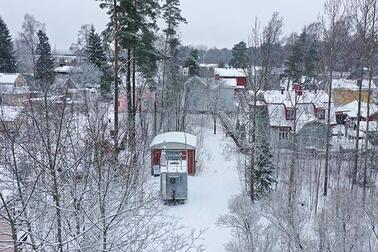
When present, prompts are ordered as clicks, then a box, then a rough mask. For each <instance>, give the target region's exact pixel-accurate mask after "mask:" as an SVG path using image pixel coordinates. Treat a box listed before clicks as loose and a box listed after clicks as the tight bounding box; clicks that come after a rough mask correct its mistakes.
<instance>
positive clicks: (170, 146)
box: [150, 132, 197, 175]
mask: <svg viewBox="0 0 378 252" xmlns="http://www.w3.org/2000/svg"><path fill="white" fill-rule="evenodd" d="M196 148H197V138H196V136H194V135H192V134H188V133H184V132H167V133H163V134H160V135H157V136H155V138H154V140H153V141H152V143H151V145H150V149H151V168H152V169H153V167H154V166H156V165H160V157H161V152H162V150H165V151H166V152H168V151H171V152H176V153H181V157H182V160H186V161H187V165H188V173H189V175H195V173H196Z"/></svg>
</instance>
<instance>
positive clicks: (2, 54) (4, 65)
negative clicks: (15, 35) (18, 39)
mask: <svg viewBox="0 0 378 252" xmlns="http://www.w3.org/2000/svg"><path fill="white" fill-rule="evenodd" d="M15 72H17V67H16V59H15V57H14V49H13V42H12V38H11V36H10V34H9V30H8V27H7V25H6V24H5V23H4V21H3V19H2V18H1V17H0V73H15Z"/></svg>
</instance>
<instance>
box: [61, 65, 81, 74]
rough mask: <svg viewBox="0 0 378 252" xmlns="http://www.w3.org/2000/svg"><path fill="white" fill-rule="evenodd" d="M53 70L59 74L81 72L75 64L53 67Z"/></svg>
mask: <svg viewBox="0 0 378 252" xmlns="http://www.w3.org/2000/svg"><path fill="white" fill-rule="evenodd" d="M54 72H56V73H61V74H70V73H81V72H82V70H81V69H80V68H79V67H75V66H60V67H57V68H55V69H54Z"/></svg>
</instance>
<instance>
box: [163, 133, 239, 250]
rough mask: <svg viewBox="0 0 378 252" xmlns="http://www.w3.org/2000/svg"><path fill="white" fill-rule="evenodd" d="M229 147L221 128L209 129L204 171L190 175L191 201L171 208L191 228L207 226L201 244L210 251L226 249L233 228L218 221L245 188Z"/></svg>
mask: <svg viewBox="0 0 378 252" xmlns="http://www.w3.org/2000/svg"><path fill="white" fill-rule="evenodd" d="M229 147H230V142H229V140H228V139H226V138H225V137H224V134H223V132H221V130H220V129H219V128H218V133H217V135H214V134H213V132H212V130H209V129H206V128H205V129H204V132H203V144H202V148H201V149H200V150H199V152H200V159H201V160H200V163H201V171H200V172H199V174H197V176H195V177H189V185H188V187H189V194H188V201H187V202H186V203H185V204H184V205H176V206H169V207H168V208H167V209H168V213H167V214H168V215H172V216H175V217H178V218H181V219H182V222H181V224H182V225H184V226H186V227H188V229H191V228H195V229H196V230H200V229H206V232H205V233H204V234H203V237H202V238H203V240H202V241H201V243H202V244H204V245H205V247H206V251H209V252H217V251H224V244H225V243H227V242H229V241H230V240H231V233H230V230H229V229H224V228H221V227H219V226H217V224H216V222H217V219H218V217H219V216H220V215H223V214H226V213H227V211H228V206H227V205H228V199H229V198H230V197H231V196H232V195H234V194H237V193H239V192H240V189H241V186H240V182H239V176H238V173H237V170H236V160H235V159H234V158H233V156H234V155H232V153H231V152H230V151H229V150H228V149H229ZM229 157H231V158H229Z"/></svg>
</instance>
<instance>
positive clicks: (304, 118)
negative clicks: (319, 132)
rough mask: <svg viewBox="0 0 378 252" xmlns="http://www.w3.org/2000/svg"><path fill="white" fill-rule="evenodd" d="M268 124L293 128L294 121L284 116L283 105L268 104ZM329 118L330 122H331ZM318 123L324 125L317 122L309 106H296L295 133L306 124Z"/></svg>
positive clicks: (319, 121)
mask: <svg viewBox="0 0 378 252" xmlns="http://www.w3.org/2000/svg"><path fill="white" fill-rule="evenodd" d="M268 113H269V124H270V126H271V127H289V128H293V126H294V120H287V119H286V114H285V107H284V105H283V104H268ZM333 121H335V120H333V119H332V118H331V122H333ZM313 122H318V123H322V124H324V122H323V121H321V120H318V119H317V118H316V117H315V114H314V113H313V112H312V111H311V108H310V107H309V106H302V105H300V106H298V107H297V112H296V121H295V123H296V132H299V131H300V130H301V129H303V127H304V126H306V124H309V123H313Z"/></svg>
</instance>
